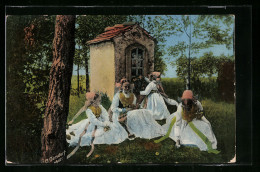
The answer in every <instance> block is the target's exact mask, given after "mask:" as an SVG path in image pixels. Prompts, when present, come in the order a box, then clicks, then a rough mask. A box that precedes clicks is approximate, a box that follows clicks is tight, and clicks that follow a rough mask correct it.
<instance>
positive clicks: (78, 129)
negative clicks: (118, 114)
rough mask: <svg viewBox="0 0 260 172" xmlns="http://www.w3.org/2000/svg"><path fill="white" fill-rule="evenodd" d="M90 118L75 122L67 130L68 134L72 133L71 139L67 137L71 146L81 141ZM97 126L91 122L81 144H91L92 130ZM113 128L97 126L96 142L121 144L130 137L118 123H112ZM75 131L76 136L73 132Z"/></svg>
mask: <svg viewBox="0 0 260 172" xmlns="http://www.w3.org/2000/svg"><path fill="white" fill-rule="evenodd" d="M87 123H89V120H88V119H84V120H82V121H80V122H78V123H76V124H73V125H72V126H70V127H69V128H68V129H67V130H66V134H67V135H70V137H71V139H67V142H68V143H69V146H76V145H77V144H78V141H79V136H80V134H81V133H82V132H83V131H84V128H85V127H86V125H87ZM94 128H95V126H94V125H92V124H91V123H90V124H89V126H88V128H87V132H86V133H85V135H83V136H82V138H81V143H80V146H88V145H90V144H91V139H92V132H93V131H94ZM110 128H111V129H110V130H109V131H106V132H105V131H104V127H99V126H98V127H97V130H96V132H95V139H94V142H93V143H94V144H119V143H121V142H123V141H124V140H125V139H127V138H128V134H127V132H126V131H125V129H124V128H123V127H122V126H121V125H120V124H119V123H118V122H114V123H112V125H111V127H110ZM71 132H73V133H74V134H75V136H73V135H72V134H71Z"/></svg>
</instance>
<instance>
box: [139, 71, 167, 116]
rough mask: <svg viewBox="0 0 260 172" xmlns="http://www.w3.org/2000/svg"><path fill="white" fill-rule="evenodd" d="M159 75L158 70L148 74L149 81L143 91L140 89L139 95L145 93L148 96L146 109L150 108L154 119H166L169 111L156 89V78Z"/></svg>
mask: <svg viewBox="0 0 260 172" xmlns="http://www.w3.org/2000/svg"><path fill="white" fill-rule="evenodd" d="M159 76H160V72H153V73H152V75H151V76H150V81H151V82H150V83H149V84H148V85H147V87H146V88H145V90H144V91H140V95H146V96H147V97H148V101H147V106H146V109H147V110H150V111H151V112H152V114H153V118H154V119H155V120H162V119H166V118H167V117H168V116H169V115H170V112H169V111H168V109H167V106H166V104H165V102H164V99H163V96H162V95H161V94H160V93H159V91H158V88H159V87H158V86H159V85H158V84H159V83H158V82H157V81H156V79H157V78H158V77H159Z"/></svg>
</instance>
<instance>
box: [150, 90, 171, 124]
mask: <svg viewBox="0 0 260 172" xmlns="http://www.w3.org/2000/svg"><path fill="white" fill-rule="evenodd" d="M146 109H147V110H150V111H152V115H153V118H154V119H155V120H162V119H166V118H167V117H168V116H169V115H170V112H169V111H168V109H167V106H166V104H165V102H164V100H163V97H162V96H161V95H160V94H158V93H152V94H150V95H149V96H148V101H147V108H146Z"/></svg>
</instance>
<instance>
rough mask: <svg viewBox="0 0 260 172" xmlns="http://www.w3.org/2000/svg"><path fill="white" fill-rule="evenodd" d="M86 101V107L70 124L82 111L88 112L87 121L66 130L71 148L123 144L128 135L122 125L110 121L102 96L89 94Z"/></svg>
mask: <svg viewBox="0 0 260 172" xmlns="http://www.w3.org/2000/svg"><path fill="white" fill-rule="evenodd" d="M86 99H87V101H86V103H85V106H84V107H83V108H82V109H81V110H80V111H79V112H78V113H77V114H76V115H75V116H74V118H73V119H72V121H70V122H69V123H68V124H72V123H73V121H74V120H75V119H76V118H77V117H78V116H79V115H80V114H81V112H82V111H84V110H85V111H86V115H87V119H84V120H82V121H80V122H78V123H76V124H73V125H71V126H70V127H69V128H68V129H67V130H66V134H67V142H68V143H69V146H76V145H79V146H88V145H91V144H92V143H93V144H118V143H121V142H123V141H124V140H125V139H126V138H127V133H126V132H125V131H124V129H123V127H122V126H121V125H119V124H117V123H111V122H110V121H109V117H108V113H107V111H106V109H105V108H104V107H103V106H102V105H101V104H100V101H101V96H100V95H99V94H97V93H94V92H88V93H87V94H86ZM94 138H95V139H94ZM79 142H80V143H79Z"/></svg>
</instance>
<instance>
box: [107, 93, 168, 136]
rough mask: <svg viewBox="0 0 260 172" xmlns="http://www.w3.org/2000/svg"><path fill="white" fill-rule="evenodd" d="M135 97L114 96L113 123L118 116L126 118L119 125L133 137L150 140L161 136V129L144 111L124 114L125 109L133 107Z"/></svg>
mask: <svg viewBox="0 0 260 172" xmlns="http://www.w3.org/2000/svg"><path fill="white" fill-rule="evenodd" d="M135 103H136V97H135V95H134V94H133V93H130V94H129V97H126V95H125V94H124V93H123V92H118V93H116V94H115V96H114V98H113V101H112V105H111V110H112V112H113V122H116V121H118V120H119V119H120V116H127V118H126V120H125V121H124V122H121V124H122V125H123V126H124V128H125V130H126V131H127V132H128V134H130V135H131V134H134V135H135V137H140V138H145V139H151V138H155V137H159V136H162V135H163V133H164V130H163V128H162V127H161V126H160V125H159V124H158V123H157V122H156V121H155V120H154V119H153V117H152V113H151V112H150V111H149V110H146V109H136V110H130V111H128V112H126V108H128V107H134V106H135Z"/></svg>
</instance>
